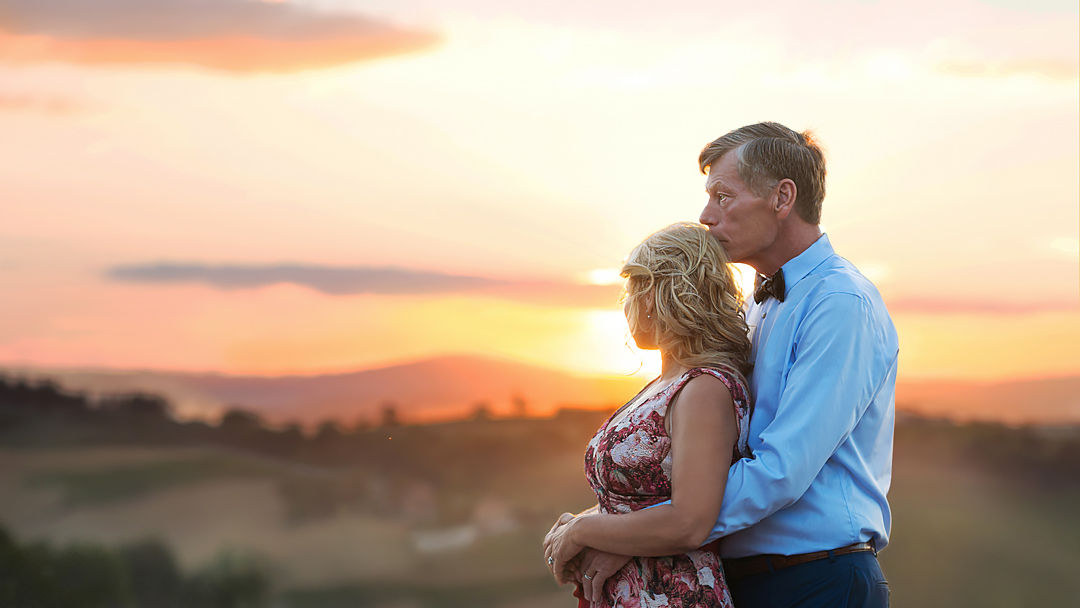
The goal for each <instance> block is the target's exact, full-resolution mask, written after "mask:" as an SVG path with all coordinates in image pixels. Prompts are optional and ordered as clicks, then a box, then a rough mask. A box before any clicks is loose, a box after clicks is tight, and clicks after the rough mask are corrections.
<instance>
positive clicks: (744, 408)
mask: <svg viewBox="0 0 1080 608" xmlns="http://www.w3.org/2000/svg"><path fill="white" fill-rule="evenodd" d="M703 374H707V375H709V376H713V377H714V378H716V379H718V380H720V381H721V382H723V383H724V386H726V387H727V389H728V392H730V393H731V400H732V401H733V402H734V403H735V423H736V424H737V425H738V427H739V442H738V445H737V446H736V447H737V448H738V450H739V454H741V455H742V456H743V457H750V448H749V445H748V442H749V437H750V433H749V431H750V412H751V400H750V388H749V385H748V384H747V382H746V378H745V377H744V376H743V375H742V373H740V372H739V370H737V369H735V368H733V367H729V366H727V365H723V366H717V367H695V368H692V369H690V370H687V372H686V373H685V374H683V375H682V377H681V378H679V379H678V380H676V381H675V382H674V383H673V384H672V386H671V387H670V388H669V389H668V390H669V391H670V392H669V395H670V398H673V397H674V396H675V395H676V394H678V393H679V391H681V390H682V388H683V387H684V386H686V383H687V382H689V381H690V380H692V379H694V378H697V377H698V376H701V375H703Z"/></svg>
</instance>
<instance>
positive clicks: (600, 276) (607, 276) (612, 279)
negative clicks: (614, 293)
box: [586, 268, 623, 285]
mask: <svg viewBox="0 0 1080 608" xmlns="http://www.w3.org/2000/svg"><path fill="white" fill-rule="evenodd" d="M586 280H587V281H588V282H589V284H590V285H618V284H619V283H622V280H623V278H622V277H621V276H619V269H618V268H594V269H592V270H590V271H589V272H587V273H586Z"/></svg>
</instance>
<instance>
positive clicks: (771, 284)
mask: <svg viewBox="0 0 1080 608" xmlns="http://www.w3.org/2000/svg"><path fill="white" fill-rule="evenodd" d="M770 296H772V297H774V298H776V300H777V301H778V302H783V301H784V269H783V268H781V269H780V270H777V271H776V274H774V275H772V276H771V277H765V276H762V275H760V274H759V275H757V281H755V284H754V301H755V302H757V303H758V304H761V303H762V302H764V301H765V300H767V299H768V298H769V297H770Z"/></svg>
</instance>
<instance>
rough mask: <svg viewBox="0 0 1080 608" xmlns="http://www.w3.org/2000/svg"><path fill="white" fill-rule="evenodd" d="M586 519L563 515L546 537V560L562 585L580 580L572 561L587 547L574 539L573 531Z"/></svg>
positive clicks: (568, 514) (567, 514)
mask: <svg viewBox="0 0 1080 608" xmlns="http://www.w3.org/2000/svg"><path fill="white" fill-rule="evenodd" d="M584 517H588V516H587V515H582V516H580V517H574V515H573V514H572V513H563V514H562V515H560V516H559V519H558V520H556V522H555V525H554V526H552V527H551V531H550V532H548V533H547V536H545V537H544V560H545V561H546V562H547V565H548V568H549V569H550V570H551V573H552V574H553V575H555V580H556V581H557V582H558V583H559V584H560V585H561V584H564V583H570V582H574V581H575V580H577V578H578V577H577V576H575V572H576V570H577V569H576V568H575V567H574V566H575V564H573V563H572V561H573V559H574V557H576V556H577V554H578V553H580V552H581V550H582V549H584V548H585V547H584V546H582V545H580V544H578V542H577V541H576V540H575V539H574V537H573V529H574V526H575V525H576V524H577V523H578V522H580V521H581V520H582V519H583V518H584Z"/></svg>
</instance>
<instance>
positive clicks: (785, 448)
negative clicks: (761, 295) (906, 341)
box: [623, 293, 896, 542]
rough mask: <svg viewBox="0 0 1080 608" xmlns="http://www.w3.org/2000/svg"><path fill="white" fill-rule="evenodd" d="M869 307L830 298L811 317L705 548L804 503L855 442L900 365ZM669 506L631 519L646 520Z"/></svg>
mask: <svg viewBox="0 0 1080 608" xmlns="http://www.w3.org/2000/svg"><path fill="white" fill-rule="evenodd" d="M883 331H884V328H883V327H882V326H881V325H880V324H879V323H878V322H876V321H875V319H874V315H873V311H872V310H871V308H870V305H869V304H868V303H867V302H866V301H865V300H863V299H862V297H860V296H858V295H856V294H852V293H833V294H830V295H828V296H826V297H825V298H823V299H822V300H821V301H820V302H818V303H817V304H816V305H815V306H814V308H813V309H812V310H811V311H810V312H809V313H807V315H806V316H805V317H804V318H803V320H802V322H801V323H800V326H799V328H798V330H797V331H796V335H795V344H794V346H793V349H794V357H795V360H794V362H793V364H792V366H791V369H790V370H789V372H788V374H787V377H786V378H785V379H784V388H783V392H782V394H781V395H780V400H779V403H778V404H777V410H776V416H775V417H774V419H773V421H772V422H771V423H770V424H769V425H768V426H766V427H765V429H764V430H763V431H762V432H761V436H760V445H757V446H755V450H754V458H753V459H749V458H743V459H741V460H739V461H737V462H736V463H735V464H734V465H732V466H731V469H730V470H729V471H728V475H727V487H726V491H725V493H724V501H723V503H721V506H720V514H719V515H718V516H717V520H716V525H715V526H714V527H713V530H712V532H711V533H710V534H709V538H708V539H707V540H708V541H710V542H711V541H713V540H716V539H718V538H720V537H722V536H727V535H728V534H732V533H734V532H738V531H739V530H743V529H745V528H748V527H750V526H752V525H754V524H756V523H758V522H759V521H761V520H763V519H765V518H766V517H768V516H770V515H772V514H773V513H775V512H777V511H779V510H780V509H782V508H784V507H786V506H788V505H790V504H792V503H794V502H795V501H797V500H799V498H800V497H802V495H803V494H804V493H805V492H806V490H807V488H809V487H810V484H811V483H812V482H813V481H814V478H815V477H817V475H818V473H819V472H821V469H822V467H824V466H825V462H826V461H827V460H828V459H829V457H830V456H832V454H833V453H834V452H835V451H836V448H837V447H839V446H840V445H841V444H842V443H843V442H844V441H845V440H846V439H847V437H848V435H850V434H851V431H852V429H854V428H855V424H856V423H857V422H858V420H859V418H860V417H861V416H862V414H863V413H864V412H865V411H866V408H867V406H868V405H869V404H870V401H871V399H872V397H873V396H874V395H875V394H876V393H877V392H878V391H879V390H880V389H881V387H882V384H883V383H884V382H885V380H886V378H887V377H888V372H889V370H890V368H891V366H892V364H894V363H895V356H896V353H895V352H891V353H890V352H886V350H885V349H884V348H883V345H884V344H886V343H887V336H886V335H885V334H884V333H883ZM666 504H668V503H663V504H661V505H657V506H655V507H651V508H649V509H645V510H642V511H637V512H635V513H629V514H627V515H625V516H623V517H645V516H646V515H647V513H648V512H649V511H654V510H656V509H658V508H660V507H662V506H664V505H666Z"/></svg>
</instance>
